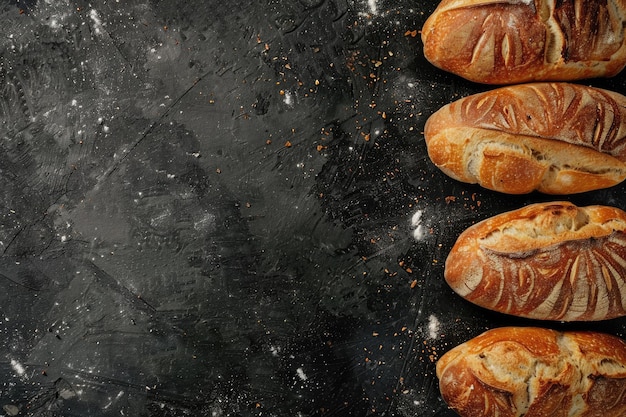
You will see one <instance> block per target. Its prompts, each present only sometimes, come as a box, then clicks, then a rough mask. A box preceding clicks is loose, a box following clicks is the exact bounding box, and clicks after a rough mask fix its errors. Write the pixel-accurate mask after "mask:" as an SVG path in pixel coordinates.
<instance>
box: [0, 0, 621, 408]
mask: <svg viewBox="0 0 626 417" xmlns="http://www.w3.org/2000/svg"><path fill="white" fill-rule="evenodd" d="M435 6H436V2H430V1H429V2H426V1H418V0H414V1H408V0H394V1H391V0H255V1H251V0H250V1H241V0H231V1H200V0H189V1H174V0H160V1H159V0H92V1H91V2H86V1H82V0H58V1H56V0H55V1H48V0H38V1H36V0H31V1H9V2H5V3H4V4H1V5H0V17H1V19H2V20H1V26H0V27H1V28H2V29H0V33H1V34H2V36H0V48H1V50H2V53H1V54H0V80H1V83H0V91H1V94H0V133H1V139H0V184H1V186H0V219H1V222H0V253H1V254H2V256H1V257H0V287H1V290H0V336H1V337H0V407H2V413H4V415H20V416H26V415H28V416H109V415H110V416H113V415H115V416H119V415H126V416H366V415H380V416H383V415H385V416H424V417H429V416H448V417H451V416H453V415H454V413H452V412H451V411H449V410H448V409H447V407H446V405H445V404H444V403H443V401H442V400H441V398H440V396H439V390H438V384H437V379H436V377H435V375H434V367H435V362H436V360H437V358H438V357H440V356H441V355H442V354H443V353H444V352H445V351H447V350H448V349H450V348H452V347H453V346H455V345H457V344H459V343H462V342H464V341H466V340H468V339H470V338H471V337H473V336H475V335H477V334H479V333H481V332H483V331H484V330H486V329H489V328H493V327H497V326H504V325H542V326H549V327H553V328H562V329H565V328H589V327H592V328H593V329H595V330H604V331H606V332H610V333H612V334H616V335H619V336H624V330H625V329H626V327H625V325H626V321H624V320H614V321H610V322H606V323H595V324H592V325H584V324H583V325H580V324H578V325H565V324H561V323H536V322H532V321H527V320H520V319H515V318H512V317H506V316H503V315H499V314H496V313H491V312H488V311H485V310H483V309H480V308H478V307H475V306H473V305H470V304H469V303H467V302H465V301H463V300H462V299H460V298H459V297H458V296H456V295H455V294H454V293H453V292H452V291H451V290H450V289H449V288H448V287H447V285H446V284H445V282H444V281H443V264H444V262H445V258H446V255H447V252H448V250H449V249H450V247H451V245H452V244H453V242H454V240H455V239H456V236H457V235H458V234H459V233H460V232H461V231H462V230H463V229H465V228H466V227H468V226H469V225H471V224H473V223H475V222H477V221H479V220H482V219H484V218H487V217H489V216H492V215H495V214H497V213H500V212H502V211H506V210H511V209H515V208H518V207H521V206H522V205H524V204H527V203H530V202H538V201H547V200H549V199H551V197H547V196H543V195H539V194H531V195H526V196H506V195H501V194H498V193H495V192H490V191H487V190H484V189H481V188H480V187H478V186H473V185H467V184H462V183H458V182H456V181H453V180H451V179H449V178H447V177H446V176H445V175H444V174H442V173H441V172H440V171H439V170H438V169H436V168H435V167H434V166H433V165H432V163H431V162H430V161H429V159H428V157H427V154H426V149H425V145H424V140H423V134H422V131H423V126H424V123H425V121H426V119H427V117H428V116H429V115H430V114H432V113H433V112H434V111H435V110H436V109H438V108H439V107H440V106H442V105H444V104H446V103H448V102H450V101H453V100H455V99H458V98H460V97H462V96H465V95H468V94H471V93H475V92H479V91H484V90H487V89H488V88H492V87H487V86H483V85H478V84H472V83H469V82H466V81H464V80H462V79H460V78H458V77H455V76H453V75H450V74H446V73H443V72H442V71H439V70H437V69H435V68H434V67H432V66H431V65H430V64H429V63H428V62H427V61H426V60H425V59H424V57H423V55H422V51H421V41H420V36H419V30H420V28H421V26H422V24H423V23H424V21H425V19H426V18H427V17H428V15H429V14H430V13H431V12H432V11H433V10H434V8H435ZM625 80H626V78H625V77H624V76H619V77H616V78H613V79H610V80H585V83H586V84H590V85H596V86H600V87H604V88H609V89H612V90H615V91H618V92H621V93H626V85H625ZM625 190H626V188H625V187H624V186H619V187H615V188H612V189H609V190H603V191H597V192H592V193H586V194H581V195H576V196H565V197H562V198H563V199H567V200H569V201H572V202H574V203H576V204H580V205H586V204H608V205H613V206H617V207H621V208H623V209H626V200H625V198H624V192H625Z"/></svg>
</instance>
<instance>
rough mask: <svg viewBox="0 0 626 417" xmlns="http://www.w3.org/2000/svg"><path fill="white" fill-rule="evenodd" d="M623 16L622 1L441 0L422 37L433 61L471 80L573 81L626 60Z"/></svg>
mask: <svg viewBox="0 0 626 417" xmlns="http://www.w3.org/2000/svg"><path fill="white" fill-rule="evenodd" d="M625 22H626V1H625V0H565V1H548V0H534V1H533V0H443V1H442V2H441V3H440V4H439V6H438V7H437V9H436V10H435V11H434V13H433V14H432V15H431V16H430V17H429V18H428V20H427V21H426V23H425V24H424V26H423V28H422V41H423V43H424V55H425V56H426V58H427V59H428V60H429V61H430V62H431V63H432V64H433V65H435V66H436V67H439V68H441V69H443V70H445V71H449V72H451V73H454V74H457V75H459V76H461V77H464V78H466V79H468V80H471V81H475V82H479V83H486V84H516V83H522V82H529V81H571V80H579V79H583V78H595V77H610V76H613V75H616V74H618V73H619V72H620V71H621V70H622V69H623V68H624V66H626V42H625V39H626V29H625Z"/></svg>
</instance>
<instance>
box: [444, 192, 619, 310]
mask: <svg viewBox="0 0 626 417" xmlns="http://www.w3.org/2000/svg"><path fill="white" fill-rule="evenodd" d="M444 277H445V279H446V281H447V283H448V284H449V285H450V287H451V288H452V289H453V290H454V291H455V292H456V293H457V294H459V295H460V296H461V297H463V298H465V299H466V300H468V301H470V302H472V303H474V304H477V305H479V306H481V307H484V308H487V309H490V310H494V311H497V312H500V313H505V314H511V315H515V316H518V317H526V318H531V319H540V320H559V321H598V320H606V319H611V318H616V317H621V316H625V315H626V212H624V211H622V210H620V209H617V208H613V207H608V206H588V207H577V206H575V205H574V204H572V203H569V202H564V201H563V202H550V203H536V204H531V205H528V206H526V207H523V208H521V209H517V210H514V211H509V212H505V213H502V214H499V215H496V216H493V217H491V218H489V219H486V220H483V221H481V222H479V223H476V224H475V225H473V226H470V227H469V228H467V229H466V230H465V231H464V232H463V233H461V234H460V235H459V237H458V239H457V241H456V243H455V244H454V246H453V247H452V249H451V250H450V253H449V254H448V257H447V259H446V263H445V270H444Z"/></svg>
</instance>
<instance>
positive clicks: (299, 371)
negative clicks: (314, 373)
mask: <svg viewBox="0 0 626 417" xmlns="http://www.w3.org/2000/svg"><path fill="white" fill-rule="evenodd" d="M296 374H297V375H298V378H300V379H301V380H302V381H306V380H307V379H309V377H308V376H306V374H305V373H304V370H303V369H302V368H298V369H296Z"/></svg>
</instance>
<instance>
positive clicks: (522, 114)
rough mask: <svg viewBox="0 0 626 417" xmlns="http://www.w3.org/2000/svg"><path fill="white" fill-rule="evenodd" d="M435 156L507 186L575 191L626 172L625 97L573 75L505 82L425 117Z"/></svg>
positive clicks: (439, 162)
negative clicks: (573, 80) (578, 82)
mask: <svg viewBox="0 0 626 417" xmlns="http://www.w3.org/2000/svg"><path fill="white" fill-rule="evenodd" d="M424 138H425V140H426V145H427V148H428V154H429V156H430V158H431V160H432V161H433V163H434V164H435V165H436V166H438V167H439V168H440V169H441V170H442V171H443V172H444V173H446V174H447V175H449V176H450V177H452V178H454V179H456V180H459V181H463V182H468V183H478V184H480V185H482V186H483V187H485V188H488V189H491V190H495V191H500V192H503V193H509V194H524V193H529V192H531V191H533V190H538V191H540V192H543V193H547V194H572V193H580V192H585V191H590V190H597V189H600V188H606V187H610V186H612V185H615V184H618V183H620V182H621V181H623V180H624V179H625V178H626V97H624V96H622V95H620V94H617V93H614V92H612V91H608V90H603V89H598V88H592V87H586V86H582V85H576V84H571V83H531V84H523V85H517V86H508V87H500V88H497V89H494V90H491V91H487V92H483V93H479V94H474V95H471V96H468V97H464V98H461V99H459V100H457V101H455V102H453V103H450V104H447V105H445V106H444V107H442V108H441V109H439V110H438V111H437V112H435V113H434V114H433V115H431V116H430V117H429V118H428V120H427V121H426V126H425V130H424Z"/></svg>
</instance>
